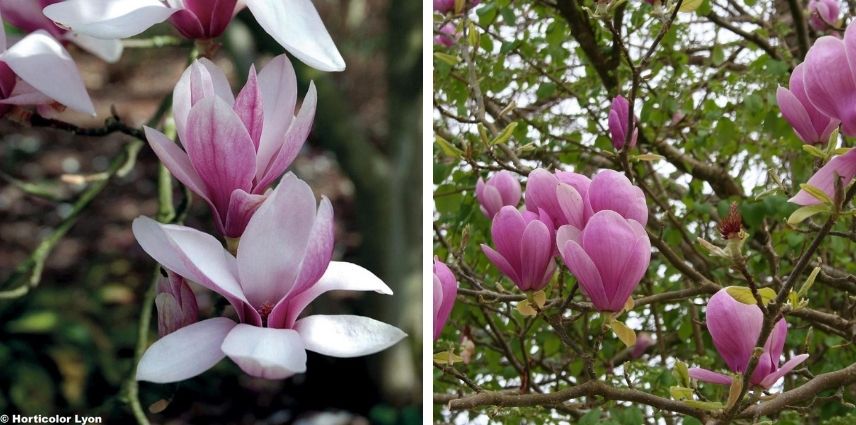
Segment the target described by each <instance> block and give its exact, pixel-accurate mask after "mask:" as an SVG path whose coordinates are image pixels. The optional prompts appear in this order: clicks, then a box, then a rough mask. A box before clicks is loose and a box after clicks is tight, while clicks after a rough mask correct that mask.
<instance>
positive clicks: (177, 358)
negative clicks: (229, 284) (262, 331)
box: [137, 317, 235, 383]
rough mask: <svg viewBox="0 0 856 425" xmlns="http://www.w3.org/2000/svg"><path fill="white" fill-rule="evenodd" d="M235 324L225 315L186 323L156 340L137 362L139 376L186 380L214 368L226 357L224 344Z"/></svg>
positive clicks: (139, 378)
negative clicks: (222, 346) (221, 347)
mask: <svg viewBox="0 0 856 425" xmlns="http://www.w3.org/2000/svg"><path fill="white" fill-rule="evenodd" d="M234 327H235V322H233V321H232V320H230V319H227V318H225V317H217V318H214V319H208V320H203V321H201V322H198V323H194V324H192V325H189V326H185V327H183V328H181V329H179V330H177V331H175V332H173V333H171V334H169V335H167V336H165V337H163V338H161V339H159V340H157V341H155V343H154V344H152V346H151V347H149V348H148V350H146V352H145V353H143V357H142V358H140V363H139V364H138V365H137V380H138V381H149V382H157V383H167V382H177V381H183V380H185V379H188V378H192V377H194V376H196V375H199V374H200V373H202V372H205V371H206V370H208V369H210V368H211V367H212V366H214V365H215V364H217V363H218V362H219V361H220V360H222V359H223V357H225V354H223V351H222V350H221V349H220V345H221V344H222V343H223V339H224V338H226V335H227V334H229V333H230V331H231V330H232V329H233V328H234Z"/></svg>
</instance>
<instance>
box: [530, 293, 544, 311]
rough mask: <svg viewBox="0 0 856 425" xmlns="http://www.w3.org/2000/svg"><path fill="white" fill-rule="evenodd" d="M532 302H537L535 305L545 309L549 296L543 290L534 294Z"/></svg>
mask: <svg viewBox="0 0 856 425" xmlns="http://www.w3.org/2000/svg"><path fill="white" fill-rule="evenodd" d="M532 301H533V302H535V305H537V306H538V308H539V309H543V308H544V305H545V304H547V294H546V293H544V291H543V290H541V291H538V292H536V293H534V294H532Z"/></svg>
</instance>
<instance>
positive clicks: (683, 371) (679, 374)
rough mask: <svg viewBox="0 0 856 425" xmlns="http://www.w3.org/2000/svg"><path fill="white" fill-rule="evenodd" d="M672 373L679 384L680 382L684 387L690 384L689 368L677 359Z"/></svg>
mask: <svg viewBox="0 0 856 425" xmlns="http://www.w3.org/2000/svg"><path fill="white" fill-rule="evenodd" d="M674 373H675V375H676V378H677V380H678V383H679V384H681V385H683V386H685V387H689V386H690V370H689V368H688V367H687V364H686V363H684V362H682V361H680V360H678V361H677V362H676V363H675V371H674Z"/></svg>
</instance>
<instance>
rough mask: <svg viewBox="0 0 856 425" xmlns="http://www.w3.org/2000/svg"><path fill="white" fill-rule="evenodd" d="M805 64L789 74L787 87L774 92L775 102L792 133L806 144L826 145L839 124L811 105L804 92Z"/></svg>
mask: <svg viewBox="0 0 856 425" xmlns="http://www.w3.org/2000/svg"><path fill="white" fill-rule="evenodd" d="M804 74H805V64H802V63H801V64H799V65H797V66H796V67H795V68H794V72H793V73H792V74H791V79H790V82H789V84H788V85H789V87H788V88H787V89H786V88H784V87H781V86H780V87H779V88H778V90H777V91H776V102H777V103H778V104H779V109H781V111H782V116H784V117H785V120H787V121H788V123H789V124H790V125H791V127H793V128H794V131H795V132H796V133H797V135H798V136H799V137H800V139H802V141H803V142H805V143H808V144H812V145H814V144H826V142H828V141H829V136H830V135H831V134H832V132H833V131H834V130H835V129H836V128H838V126H839V125H840V124H841V122H840V121H838V120H837V119H835V118H830V117H828V116H827V115H825V114H824V113H822V112H820V111H818V110H817V108H815V107H814V105H812V103H811V101H810V100H809V98H808V95H807V94H806V91H805V85H804V83H803V81H804V78H805V77H804Z"/></svg>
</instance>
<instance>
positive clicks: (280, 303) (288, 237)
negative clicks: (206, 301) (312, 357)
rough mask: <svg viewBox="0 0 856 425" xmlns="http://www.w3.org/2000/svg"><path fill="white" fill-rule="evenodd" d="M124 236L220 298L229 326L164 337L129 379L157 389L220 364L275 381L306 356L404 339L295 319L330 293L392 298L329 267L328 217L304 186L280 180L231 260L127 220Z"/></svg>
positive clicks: (213, 324) (356, 352)
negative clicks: (230, 311)
mask: <svg viewBox="0 0 856 425" xmlns="http://www.w3.org/2000/svg"><path fill="white" fill-rule="evenodd" d="M133 231H134V236H135V237H136V238H137V241H138V242H139V244H140V245H141V246H142V247H143V249H144V250H145V251H146V252H147V253H148V254H149V255H151V256H152V257H153V258H154V259H155V260H157V261H158V262H159V263H161V264H162V265H163V266H164V267H165V268H167V269H169V270H171V271H173V272H174V273H176V274H178V275H179V276H182V277H184V278H185V279H188V280H192V281H194V282H197V283H198V284H200V285H202V286H203V287H205V288H208V289H210V290H212V291H214V292H217V293H219V294H221V295H223V296H224V297H225V298H226V299H227V300H228V301H229V303H230V304H231V305H232V307H234V309H235V311H236V314H237V317H238V322H237V323H236V322H235V321H233V320H232V319H229V318H226V317H218V318H213V319H207V320H203V321H201V322H198V323H195V324H192V325H189V326H185V327H182V328H181V329H179V330H177V331H175V332H173V333H170V334H168V335H166V336H165V337H163V338H161V339H159V340H158V341H157V342H155V343H154V344H152V346H150V347H149V348H148V350H146V352H145V354H143V357H142V358H141V359H140V363H139V365H137V379H138V380H141V381H151V382H158V383H166V382H176V381H181V380H184V379H188V378H191V377H193V376H196V375H198V374H200V373H202V372H204V371H206V370H208V369H209V368H211V367H212V366H214V365H215V364H216V363H218V362H219V361H220V360H222V359H223V357H225V356H228V357H229V358H230V359H232V360H233V361H234V362H235V363H237V364H238V366H240V367H241V369H242V370H244V372H246V373H248V374H250V375H252V376H256V377H261V378H266V379H284V378H288V377H290V376H292V375H294V374H297V373H302V372H304V371H305V370H306V350H310V351H314V352H317V353H320V354H325V355H328V356H333V357H357V356H364V355H368V354H372V353H376V352H378V351H381V350H384V349H386V348H388V347H390V346H392V345H393V344H395V343H397V342H398V341H400V340H401V339H402V338H404V337H405V336H406V335H405V334H404V333H403V332H402V331H401V330H399V329H398V328H396V327H393V326H390V325H388V324H385V323H382V322H379V321H376V320H373V319H370V318H367V317H362V316H351V315H311V316H306V317H303V318H298V317H299V316H300V314H301V313H302V312H303V310H304V309H305V308H306V307H307V306H308V305H309V303H311V302H312V301H313V300H314V299H315V298H317V297H318V296H320V295H322V294H324V293H326V292H328V291H335V290H350V291H374V292H377V293H381V294H388V295H391V294H392V291H391V290H390V289H389V287H387V286H386V284H384V283H383V282H382V281H381V280H380V279H378V278H377V277H376V276H375V275H374V274H372V273H371V272H369V271H368V270H366V269H364V268H362V267H360V266H357V265H356V264H351V263H346V262H338V261H331V256H332V251H333V209H332V206H331V205H330V201H328V200H327V199H326V198H323V199H322V200H321V204H320V206H318V207H317V206H316V201H315V196H314V195H313V193H312V190H311V189H310V188H309V186H308V185H307V184H306V183H305V182H303V181H301V180H299V179H298V178H297V177H295V176H294V175H292V174H288V175H286V176H285V177H284V178H283V179H282V182H281V183H280V184H279V186H277V188H276V189H274V190H273V192H272V193H271V195H270V196H269V197H268V199H267V200H266V201H265V202H264V204H262V206H261V207H259V209H258V211H257V212H256V213H255V214H254V215H253V217H252V219H251V220H250V222H249V224H248V225H247V230H246V232H245V234H244V236H243V237H242V238H241V243H240V246H239V247H238V250H237V257H235V256H232V254H230V253H229V252H228V251H227V250H225V249H224V248H223V247H222V245H220V243H219V242H218V241H217V239H215V238H214V237H213V236H211V235H208V234H205V233H202V232H199V231H197V230H194V229H191V228H187V227H183V226H177V225H164V224H160V223H158V222H156V221H154V220H152V219H149V218H146V217H140V218H137V219H136V220H134V224H133Z"/></svg>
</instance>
